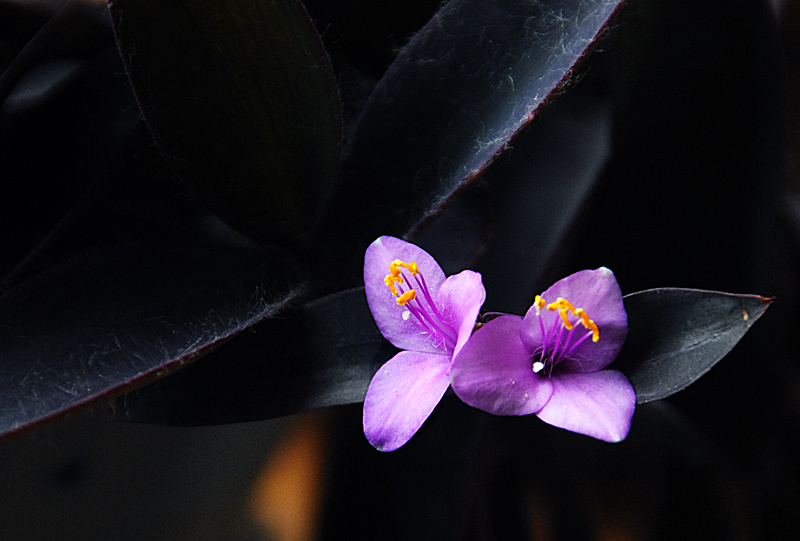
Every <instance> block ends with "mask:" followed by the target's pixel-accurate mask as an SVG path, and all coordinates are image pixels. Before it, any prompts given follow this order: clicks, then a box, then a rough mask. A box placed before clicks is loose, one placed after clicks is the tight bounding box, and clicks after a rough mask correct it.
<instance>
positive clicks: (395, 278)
mask: <svg viewBox="0 0 800 541" xmlns="http://www.w3.org/2000/svg"><path fill="white" fill-rule="evenodd" d="M395 282H400V283H401V284H402V283H403V277H402V276H393V275H391V274H387V275H386V278H384V279H383V283H384V284H386V285H387V286H389V289H391V290H392V295H394V296H395V297H396V296H397V295H399V293H398V292H397V289H396V288H395V287H394V283H395Z"/></svg>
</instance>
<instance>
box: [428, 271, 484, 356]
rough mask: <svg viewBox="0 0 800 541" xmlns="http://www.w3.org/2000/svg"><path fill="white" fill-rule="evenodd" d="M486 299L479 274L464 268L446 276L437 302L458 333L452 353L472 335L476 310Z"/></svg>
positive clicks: (462, 345) (455, 353) (476, 316)
mask: <svg viewBox="0 0 800 541" xmlns="http://www.w3.org/2000/svg"><path fill="white" fill-rule="evenodd" d="M485 300H486V290H485V289H484V287H483V281H482V280H481V275H480V274H479V273H477V272H473V271H469V270H465V271H462V272H460V273H458V274H455V275H453V276H450V277H448V278H447V280H445V281H444V284H442V289H441V290H440V291H439V299H438V302H439V303H440V304H441V306H442V311H443V313H444V317H445V318H447V320H448V321H449V322H450V323H451V324H452V325H453V328H454V329H455V331H456V333H458V343H457V344H456V347H455V350H454V351H453V355H454V356H455V355H457V354H458V352H459V351H461V348H462V347H464V344H465V343H466V341H467V339H469V337H470V336H471V335H472V330H473V329H474V328H475V322H476V321H477V320H478V312H479V311H480V309H481V306H482V305H483V301H485Z"/></svg>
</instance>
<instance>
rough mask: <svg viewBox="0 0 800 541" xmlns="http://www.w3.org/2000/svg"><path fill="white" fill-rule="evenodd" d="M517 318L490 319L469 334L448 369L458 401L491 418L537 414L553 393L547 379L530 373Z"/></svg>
mask: <svg viewBox="0 0 800 541" xmlns="http://www.w3.org/2000/svg"><path fill="white" fill-rule="evenodd" d="M521 322H522V318H521V317H519V316H501V317H498V318H497V319H493V320H492V321H490V322H489V323H487V324H486V325H484V326H483V327H481V328H480V329H478V331H477V332H475V334H473V335H472V338H470V339H469V340H468V341H467V343H466V345H465V346H464V347H463V348H462V349H461V352H460V353H459V354H458V355H457V356H456V357H455V359H454V361H453V366H452V368H451V369H450V381H451V384H452V386H453V390H454V391H455V393H456V395H458V397H459V398H461V400H463V401H464V402H466V403H467V404H469V405H470V406H473V407H475V408H478V409H482V410H483V411H488V412H489V413H493V414H495V415H528V414H530V413H535V412H537V411H539V410H540V409H541V408H542V406H544V405H545V404H546V403H547V401H548V399H549V398H550V395H551V394H552V392H553V385H552V384H551V382H550V380H548V379H547V378H544V377H542V376H540V375H538V374H535V373H534V372H533V361H532V359H531V355H530V354H529V353H528V350H527V349H525V346H524V345H523V344H522V341H521V340H520V339H519V327H520V324H521Z"/></svg>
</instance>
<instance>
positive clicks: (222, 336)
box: [0, 240, 295, 435]
mask: <svg viewBox="0 0 800 541" xmlns="http://www.w3.org/2000/svg"><path fill="white" fill-rule="evenodd" d="M291 282H292V279H291V275H290V274H289V272H288V271H287V264H286V262H284V261H283V260H282V259H281V258H280V257H278V256H276V255H274V254H269V253H266V252H265V251H263V250H258V249H252V250H251V249H243V248H232V247H226V246H215V245H209V244H199V243H192V242H188V241H186V240H181V241H175V242H162V243H141V244H137V245H134V246H125V247H120V248H116V249H113V250H107V251H101V252H96V253H93V254H90V255H86V256H84V257H82V258H78V259H75V260H73V261H71V262H69V263H67V264H65V265H62V266H60V267H57V268H54V269H51V270H48V271H45V272H43V273H41V274H39V275H37V276H35V277H34V278H31V279H30V280H28V281H26V282H24V283H22V284H21V285H19V286H17V287H15V288H14V289H12V290H10V291H9V292H8V293H6V294H5V295H4V296H3V297H0V344H2V350H0V435H4V434H8V433H10V432H12V431H16V430H19V429H21V428H24V427H26V426H29V425H32V424H35V423H37V422H39V421H43V420H45V419H48V418H52V417H54V416H56V415H59V414H62V413H65V412H67V411H69V410H71V409H73V408H75V407H76V406H80V405H82V404H86V403H89V402H92V401H95V400H97V399H100V398H109V397H111V396H113V395H115V394H120V393H122V392H123V391H124V390H126V389H130V388H132V387H135V386H139V385H143V384H144V383H145V382H147V381H152V380H153V379H156V378H158V377H161V376H163V375H166V374H167V373H169V372H172V371H174V370H176V369H178V368H180V367H181V366H183V365H184V364H186V363H188V362H191V361H193V360H194V359H196V358H197V356H198V354H200V353H202V352H203V350H207V349H209V348H213V347H216V346H217V345H219V343H220V342H222V341H224V340H226V339H227V338H229V337H230V336H231V335H232V334H234V333H236V332H238V331H240V330H242V329H243V328H245V327H248V326H250V325H252V324H253V323H255V322H257V321H259V320H261V319H263V318H265V317H267V316H269V315H271V314H274V313H275V312H277V311H278V310H280V309H282V308H284V307H285V305H286V303H287V302H288V301H289V300H290V299H291V298H292V297H293V295H294V294H295V292H293V291H292V290H291V289H290V286H289V285H288V284H291Z"/></svg>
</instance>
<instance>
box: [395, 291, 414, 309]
mask: <svg viewBox="0 0 800 541" xmlns="http://www.w3.org/2000/svg"><path fill="white" fill-rule="evenodd" d="M416 297H417V292H416V291H414V290H413V289H411V290H409V291H406V292H405V293H403V294H402V295H400V296H399V297H397V304H399V305H400V306H404V305H405V304H406V303H407V302H408V301H410V300H413V299H415V298H416Z"/></svg>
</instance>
